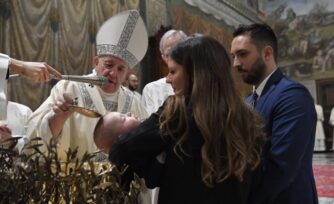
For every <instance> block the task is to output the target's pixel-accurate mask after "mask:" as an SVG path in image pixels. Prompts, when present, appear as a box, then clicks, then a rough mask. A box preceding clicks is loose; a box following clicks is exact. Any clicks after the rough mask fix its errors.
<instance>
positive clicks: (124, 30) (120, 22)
mask: <svg viewBox="0 0 334 204" xmlns="http://www.w3.org/2000/svg"><path fill="white" fill-rule="evenodd" d="M147 47H148V35H147V30H146V26H145V24H144V21H143V19H142V18H141V17H140V14H139V12H138V11H137V10H128V11H124V12H121V13H119V14H116V15H115V16H113V17H111V18H109V19H108V20H107V21H106V22H104V23H103V24H102V26H101V27H100V29H99V31H98V32H97V35H96V51H97V55H98V56H101V55H113V56H115V57H118V58H120V59H122V60H124V61H125V62H127V64H128V66H129V67H130V68H133V67H134V66H135V65H136V64H138V63H139V62H140V60H142V59H143V57H144V56H145V54H146V51H147Z"/></svg>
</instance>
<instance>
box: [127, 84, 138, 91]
mask: <svg viewBox="0 0 334 204" xmlns="http://www.w3.org/2000/svg"><path fill="white" fill-rule="evenodd" d="M129 89H130V90H131V91H135V90H137V88H136V87H134V86H131V85H129Z"/></svg>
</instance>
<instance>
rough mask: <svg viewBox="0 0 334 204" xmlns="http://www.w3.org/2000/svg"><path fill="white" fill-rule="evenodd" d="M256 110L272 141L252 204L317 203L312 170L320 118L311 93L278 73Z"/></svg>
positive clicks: (264, 157)
mask: <svg viewBox="0 0 334 204" xmlns="http://www.w3.org/2000/svg"><path fill="white" fill-rule="evenodd" d="M247 102H248V103H252V98H251V97H248V98H247ZM256 110H257V111H258V112H260V113H261V114H262V116H263V118H264V121H265V131H266V133H267V134H268V137H269V141H268V142H267V144H266V145H265V148H264V150H263V171H264V177H263V182H262V185H261V187H260V190H259V191H258V192H257V194H256V195H255V196H254V199H253V203H254V204H255V203H256V204H272V203H273V204H315V203H318V199H317V192H316V186H315V181H314V176H313V170H312V154H313V147H314V139H315V127H316V121H317V119H316V118H317V116H316V112H315V108H314V102H313V99H312V97H311V95H310V94H309V92H308V90H307V89H306V88H305V87H304V86H303V85H301V84H299V83H297V82H294V81H291V80H289V79H288V78H287V77H285V76H284V75H283V73H282V71H281V70H280V69H277V70H276V71H275V72H274V73H273V74H272V76H270V78H269V80H268V81H267V83H266V85H265V87H264V89H263V92H262V93H261V96H260V97H259V99H258V102H257V105H256Z"/></svg>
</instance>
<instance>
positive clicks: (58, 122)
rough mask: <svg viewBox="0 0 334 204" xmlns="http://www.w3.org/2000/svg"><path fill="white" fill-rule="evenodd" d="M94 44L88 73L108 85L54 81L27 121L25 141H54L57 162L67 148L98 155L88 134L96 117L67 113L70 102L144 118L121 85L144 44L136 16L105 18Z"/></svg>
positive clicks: (141, 109) (134, 99)
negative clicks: (93, 53) (95, 51)
mask: <svg viewBox="0 0 334 204" xmlns="http://www.w3.org/2000/svg"><path fill="white" fill-rule="evenodd" d="M96 46H97V56H96V57H95V58H94V64H95V68H94V71H93V73H92V74H91V75H97V76H104V77H106V78H107V79H108V82H107V83H106V84H105V85H102V86H101V87H99V86H92V85H90V84H88V83H81V82H73V81H60V82H58V83H57V84H56V85H55V86H54V87H53V89H52V90H51V94H50V96H49V97H48V98H47V100H46V101H44V103H43V104H42V105H41V106H40V107H39V108H38V109H37V110H36V111H35V112H34V113H33V115H32V116H31V118H30V120H29V124H28V134H27V137H28V138H29V139H30V140H31V139H33V138H35V137H41V138H43V141H44V143H48V142H49V141H50V140H51V139H52V140H53V141H56V142H57V151H58V154H59V156H60V159H61V160H63V161H64V160H66V151H68V149H69V148H71V149H75V148H77V147H78V154H77V156H78V158H81V157H82V156H83V154H84V153H85V152H88V153H93V152H96V151H98V148H97V147H96V145H95V143H94V140H93V137H92V135H93V131H94V128H95V125H96V123H97V122H98V120H99V118H90V117H87V116H84V115H82V114H80V113H77V112H73V111H72V110H71V105H73V101H75V102H76V103H75V105H76V106H79V107H83V108H86V109H89V110H93V111H95V112H97V113H99V114H100V115H104V114H106V112H108V111H117V112H121V113H127V112H131V113H133V114H134V115H136V116H138V117H139V118H140V119H144V118H146V117H148V114H147V112H146V110H145V108H144V107H143V106H142V104H141V102H140V101H139V100H138V99H137V97H134V94H133V93H132V92H131V91H129V90H128V89H125V88H124V87H122V86H121V83H122V82H123V81H124V79H125V76H126V73H127V72H128V69H129V68H133V67H134V66H135V65H136V64H138V63H139V62H140V60H141V59H142V58H143V57H144V55H145V53H146V50H147V46H148V36H147V31H146V27H145V24H144V22H143V20H142V18H141V17H140V15H139V12H138V11H135V10H130V11H125V12H122V13H119V14H117V15H115V16H113V17H112V18H110V19H108V20H107V21H106V22H105V23H104V24H103V25H102V26H101V27H100V29H99V31H98V33H97V36H96ZM43 147H44V148H45V145H44V146H43ZM44 150H46V149H44Z"/></svg>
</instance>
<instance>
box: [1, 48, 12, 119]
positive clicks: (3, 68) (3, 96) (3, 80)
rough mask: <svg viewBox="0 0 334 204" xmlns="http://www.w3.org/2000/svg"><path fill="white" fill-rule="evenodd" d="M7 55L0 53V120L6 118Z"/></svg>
mask: <svg viewBox="0 0 334 204" xmlns="http://www.w3.org/2000/svg"><path fill="white" fill-rule="evenodd" d="M9 60H10V58H9V56H8V55H5V54H1V53H0V78H1V79H0V120H6V118H7V80H6V76H7V72H8V64H9Z"/></svg>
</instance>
